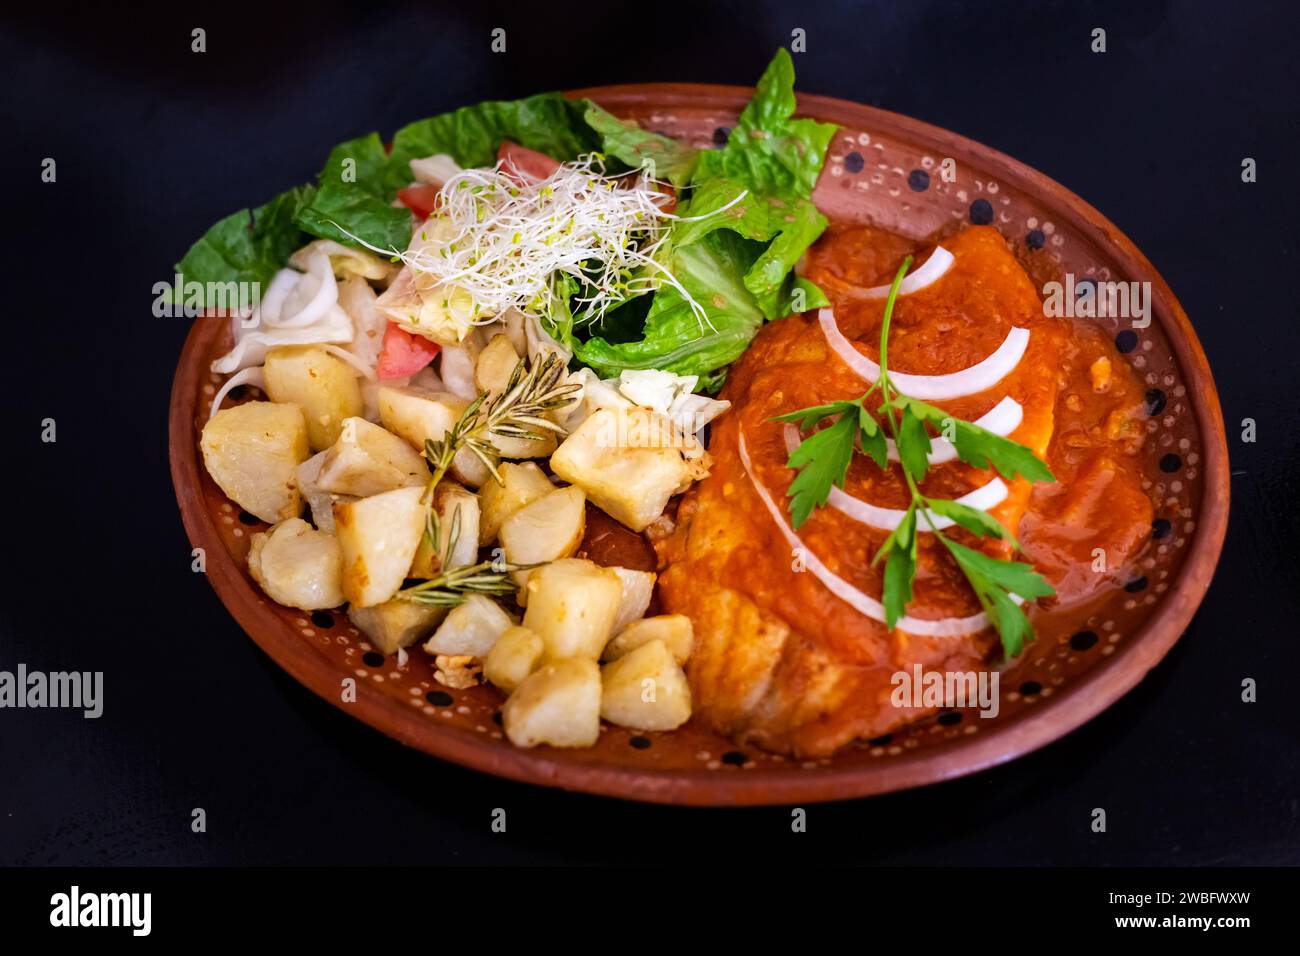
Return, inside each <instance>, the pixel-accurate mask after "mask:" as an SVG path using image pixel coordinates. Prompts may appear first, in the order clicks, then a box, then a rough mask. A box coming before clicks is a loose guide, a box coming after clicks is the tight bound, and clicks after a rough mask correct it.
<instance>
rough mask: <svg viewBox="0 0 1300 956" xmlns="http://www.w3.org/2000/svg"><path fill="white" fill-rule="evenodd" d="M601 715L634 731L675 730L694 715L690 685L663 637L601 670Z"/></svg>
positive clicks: (643, 645) (612, 722)
mask: <svg viewBox="0 0 1300 956" xmlns="http://www.w3.org/2000/svg"><path fill="white" fill-rule="evenodd" d="M600 678H601V697H600V716H601V717H603V718H604V719H605V720H608V721H609V722H610V723H611V724H618V725H619V726H620V727H631V728H633V729H635V730H675V729H677V728H678V727H680V726H681V725H682V724H684V723H686V721H688V720H690V718H691V688H690V685H689V684H688V683H687V681H686V673H685V671H683V670H682V668H681V665H680V664H678V663H677V661H675V660H674V659H673V652H672V651H670V650H669V649H668V646H667V645H666V644H665V643H664V642H663V641H660V640H653V641H650V642H649V643H647V644H642V645H641V646H640V647H638V648H636V649H635V650H633V651H630V652H628V653H627V654H625V655H624V656H622V657H620V658H619V659H618V660H616V661H612V662H610V663H609V664H606V665H605V666H604V667H603V668H602V669H601V675H600Z"/></svg>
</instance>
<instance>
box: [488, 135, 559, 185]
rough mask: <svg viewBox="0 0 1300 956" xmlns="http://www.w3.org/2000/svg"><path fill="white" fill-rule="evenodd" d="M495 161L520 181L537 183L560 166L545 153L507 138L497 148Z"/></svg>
mask: <svg viewBox="0 0 1300 956" xmlns="http://www.w3.org/2000/svg"><path fill="white" fill-rule="evenodd" d="M497 161H498V162H500V163H501V164H502V165H501V168H502V169H504V170H505V171H506V172H507V173H508V174H509V175H511V176H514V177H515V178H516V179H518V180H520V181H522V182H534V183H539V182H541V181H542V180H543V179H546V178H547V177H548V176H550V175H551V174H552V173H553V172H555V171H556V170H557V169H559V168H560V164H559V163H558V162H557V161H555V160H554V159H551V157H549V156H547V155H546V154H545V153H539V152H537V150H535V149H528V148H527V147H526V146H520V145H519V144H518V143H515V142H512V141H510V140H508V139H507V140H504V141H503V142H502V143H501V148H500V149H498V150H497Z"/></svg>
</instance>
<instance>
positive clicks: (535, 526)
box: [499, 486, 587, 603]
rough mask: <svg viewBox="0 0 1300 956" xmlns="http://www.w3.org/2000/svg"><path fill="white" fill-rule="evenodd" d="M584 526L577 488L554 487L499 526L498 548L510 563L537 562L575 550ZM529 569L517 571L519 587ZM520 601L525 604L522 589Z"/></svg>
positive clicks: (584, 510)
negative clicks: (503, 552) (499, 539)
mask: <svg viewBox="0 0 1300 956" xmlns="http://www.w3.org/2000/svg"><path fill="white" fill-rule="evenodd" d="M586 526H587V499H586V496H584V495H583V493H582V489H581V488H574V487H571V486H570V487H568V488H557V489H555V490H554V491H551V492H549V493H548V494H545V495H543V496H542V497H540V498H537V499H536V500H534V501H531V502H529V503H528V504H526V505H524V506H523V507H522V508H520V509H519V510H518V511H516V512H515V513H514V514H512V515H511V516H510V517H509V518H506V519H505V521H504V522H503V523H502V525H501V531H500V535H499V536H500V538H501V547H502V549H503V550H504V551H505V555H506V560H507V561H509V562H511V563H512V564H541V563H543V562H546V561H555V560H558V559H559V558H567V557H568V556H569V555H571V554H573V552H575V551H577V550H578V545H579V544H580V543H581V542H582V532H583V531H584V530H585V528H586ZM530 574H532V572H531V571H519V572H517V573H516V574H515V580H517V581H518V582H519V586H520V587H523V586H524V585H525V584H526V583H527V581H528V576H529V575H530ZM520 600H521V601H523V602H524V603H527V596H526V592H521V594H520Z"/></svg>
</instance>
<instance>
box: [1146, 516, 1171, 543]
mask: <svg viewBox="0 0 1300 956" xmlns="http://www.w3.org/2000/svg"><path fill="white" fill-rule="evenodd" d="M1173 530H1174V526H1173V525H1172V524H1170V523H1169V519H1168V518H1157V519H1156V520H1155V521H1153V522H1151V537H1153V538H1155V539H1156V540H1157V541H1160V540H1161V539H1163V538H1167V537H1169V532H1171V531H1173Z"/></svg>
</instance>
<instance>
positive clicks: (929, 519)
mask: <svg viewBox="0 0 1300 956" xmlns="http://www.w3.org/2000/svg"><path fill="white" fill-rule="evenodd" d="M784 434H785V450H786V451H787V452H792V451H794V450H795V449H796V448H798V447H799V441H800V439H799V429H798V428H796V427H795V426H794V425H792V424H789V423H787V424H786V426H785V433H784ZM1006 498H1007V486H1006V484H1005V483H1004V482H1003V481H1002V479H1001V478H997V477H994V478H993V479H992V480H991V481H988V482H986V483H984V484H982V485H980V486H979V487H978V488H976V489H975V490H974V491H972V492H969V493H968V494H964V495H962V496H961V497H960V498H958V499H957V503H958V504H959V505H968V506H969V507H971V508H977V509H979V510H980V511H988V510H989V509H990V508H996V507H997V506H998V505H1000V504H1002V502H1003V501H1005V500H1006ZM826 503H827V504H829V505H830V506H831V507H832V508H834V509H835V510H836V511H839V512H842V513H844V514H846V515H848V516H849V517H850V518H852V519H853V520H854V521H860V522H862V523H863V524H865V525H868V526H870V527H872V528H879V529H880V530H881V531H893V530H894V529H895V528H897V527H898V524H899V522H900V521H902V520H903V515H905V514H907V512H906V511H905V510H904V509H902V508H881V507H880V506H878V505H873V504H870V503H869V502H866V501H863V500H862V499H861V498H854V497H853V496H852V495H850V494H848V493H847V492H845V491H844V490H842V489H840V488H837V487H835V486H834V485H831V493H830V496H829V497H828V498H827V499H826ZM956 523H957V522H955V521H953V520H952V519H951V518H945V517H944V516H943V515H937V514H935V513H934V512H932V511H928V510H927V511H926V512H925V514H922V515H918V516H917V521H916V530H917V531H923V532H929V531H942V530H943V529H944V528H951V527H952V526H953V525H954V524H956Z"/></svg>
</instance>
